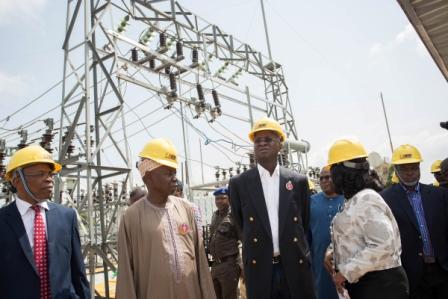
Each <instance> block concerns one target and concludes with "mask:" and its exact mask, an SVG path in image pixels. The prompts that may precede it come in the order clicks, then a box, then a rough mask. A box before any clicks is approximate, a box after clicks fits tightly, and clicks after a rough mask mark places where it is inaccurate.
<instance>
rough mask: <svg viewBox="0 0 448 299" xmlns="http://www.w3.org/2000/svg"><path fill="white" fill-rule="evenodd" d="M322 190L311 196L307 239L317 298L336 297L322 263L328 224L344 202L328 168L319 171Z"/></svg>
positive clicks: (327, 237)
mask: <svg viewBox="0 0 448 299" xmlns="http://www.w3.org/2000/svg"><path fill="white" fill-rule="evenodd" d="M319 180H320V187H321V189H322V192H320V193H317V194H315V195H313V196H311V204H310V230H309V234H308V235H309V241H310V247H311V255H312V267H313V274H314V285H315V288H316V294H317V298H318V299H338V294H337V292H336V288H335V285H334V283H333V280H332V279H331V276H330V274H329V273H328V272H327V271H326V270H325V268H324V265H323V260H324V255H325V251H326V250H327V247H328V245H329V244H330V225H331V221H332V220H333V217H334V216H335V215H336V213H337V212H338V211H339V209H340V208H341V206H342V204H343V203H344V197H343V196H342V195H339V194H336V193H335V188H334V185H333V182H332V181H331V174H330V169H329V168H328V167H324V168H323V169H322V171H321V173H320V178H319Z"/></svg>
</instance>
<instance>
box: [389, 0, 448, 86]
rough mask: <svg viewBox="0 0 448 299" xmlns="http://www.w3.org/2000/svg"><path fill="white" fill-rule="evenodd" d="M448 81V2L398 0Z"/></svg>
mask: <svg viewBox="0 0 448 299" xmlns="http://www.w3.org/2000/svg"><path fill="white" fill-rule="evenodd" d="M397 1H398V3H399V4H400V6H401V8H402V9H403V11H404V12H405V13H406V15H407V17H408V19H409V21H410V22H411V24H412V25H413V26H414V28H415V30H416V31H417V33H418V35H419V36H420V38H421V40H422V41H423V43H424V44H425V46H426V48H427V49H428V51H429V53H430V54H431V56H432V58H433V59H434V61H435V63H436V64H437V66H438V67H439V69H440V71H441V72H442V74H443V76H444V77H445V79H446V80H447V81H448V0H397Z"/></svg>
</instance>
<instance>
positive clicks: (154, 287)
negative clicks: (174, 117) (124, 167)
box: [116, 139, 216, 299]
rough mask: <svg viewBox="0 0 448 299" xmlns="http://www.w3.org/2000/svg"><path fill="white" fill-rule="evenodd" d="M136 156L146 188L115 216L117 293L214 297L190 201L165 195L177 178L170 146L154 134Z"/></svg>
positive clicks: (135, 298)
mask: <svg viewBox="0 0 448 299" xmlns="http://www.w3.org/2000/svg"><path fill="white" fill-rule="evenodd" d="M164 151H167V152H164ZM154 153H156V154H157V153H159V156H161V157H162V158H157V157H153V156H155V154H154ZM140 157H141V158H142V160H141V161H140V163H139V164H138V168H139V170H140V173H141V175H142V179H143V181H144V182H145V185H146V187H147V188H148V191H149V193H148V195H147V196H146V197H145V198H142V199H140V200H138V201H137V202H136V203H135V204H133V205H131V206H130V207H129V208H128V209H127V210H126V212H125V213H124V214H123V217H122V219H121V222H120V228H119V233H118V277H117V289H116V298H117V299H178V298H179V299H215V298H216V296H215V292H214V288H213V282H212V279H211V275H210V270H209V268H208V262H207V259H206V257H205V250H204V246H203V242H202V237H201V236H200V233H199V230H198V225H197V221H196V219H195V216H196V214H195V211H194V206H193V205H192V204H191V203H190V202H188V201H186V200H184V199H181V198H179V197H175V196H172V195H170V194H172V192H173V190H174V187H175V180H176V169H175V166H176V164H175V162H176V161H177V160H176V153H175V150H174V148H173V147H172V145H171V143H169V142H167V141H166V140H162V139H155V140H153V141H152V142H150V143H149V144H148V145H147V146H146V147H145V148H144V150H143V151H142V153H140ZM156 158H157V160H156ZM168 159H169V160H168Z"/></svg>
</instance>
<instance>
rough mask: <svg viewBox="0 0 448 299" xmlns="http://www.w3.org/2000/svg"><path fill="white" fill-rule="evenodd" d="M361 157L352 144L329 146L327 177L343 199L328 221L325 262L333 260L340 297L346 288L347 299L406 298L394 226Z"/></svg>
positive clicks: (360, 150)
mask: <svg viewBox="0 0 448 299" xmlns="http://www.w3.org/2000/svg"><path fill="white" fill-rule="evenodd" d="M366 158H367V152H366V150H365V149H364V147H363V146H362V145H361V144H360V143H359V142H356V141H352V140H338V141H336V142H335V143H334V144H333V146H332V147H331V148H330V151H329V154H328V165H329V166H330V167H331V168H330V171H331V177H332V180H333V183H334V185H335V188H336V191H337V192H338V193H340V194H343V195H344V197H345V198H346V201H345V203H344V205H343V208H342V210H341V211H340V212H339V213H338V214H336V216H335V218H334V219H333V222H332V226H331V240H332V243H331V245H330V249H329V252H327V256H326V264H327V265H328V262H329V258H331V257H333V265H334V266H333V269H332V271H331V272H332V275H333V281H334V283H335V285H336V288H337V289H338V291H339V292H340V293H341V292H342V291H343V289H344V287H345V288H346V289H347V291H348V293H349V295H350V298H351V299H370V298H372V299H373V298H375V299H377V298H381V299H400V298H403V299H404V298H408V296H409V286H408V280H407V277H406V273H405V272H404V270H403V268H402V266H401V260H400V254H401V240H400V233H399V230H398V226H397V222H396V221H395V218H394V216H393V214H392V212H391V210H390V209H389V207H388V206H387V204H386V203H385V202H384V200H383V199H382V198H381V196H380V195H379V194H378V193H377V192H376V191H375V190H373V187H374V186H373V182H372V179H371V178H370V176H369V163H368V162H367V159H366ZM331 251H332V252H331ZM330 252H331V254H330ZM327 268H328V267H327Z"/></svg>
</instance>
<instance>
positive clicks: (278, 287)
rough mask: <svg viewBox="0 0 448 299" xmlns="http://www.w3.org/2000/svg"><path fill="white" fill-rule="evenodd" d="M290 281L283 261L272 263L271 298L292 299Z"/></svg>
mask: <svg viewBox="0 0 448 299" xmlns="http://www.w3.org/2000/svg"><path fill="white" fill-rule="evenodd" d="M290 298H291V294H290V293H289V288H288V282H287V281H286V275H285V271H284V270H283V266H282V263H281V262H280V263H277V264H273V265H272V281H271V299H290Z"/></svg>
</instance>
